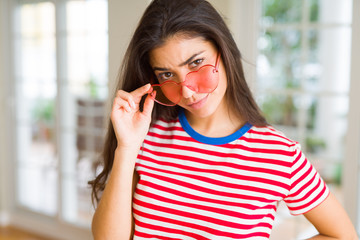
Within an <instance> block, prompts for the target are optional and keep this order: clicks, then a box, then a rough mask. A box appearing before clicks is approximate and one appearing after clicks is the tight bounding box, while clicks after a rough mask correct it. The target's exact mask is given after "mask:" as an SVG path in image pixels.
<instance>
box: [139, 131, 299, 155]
mask: <svg viewBox="0 0 360 240" xmlns="http://www.w3.org/2000/svg"><path fill="white" fill-rule="evenodd" d="M148 135H149V136H151V135H154V136H157V137H158V138H160V139H161V138H164V139H168V136H166V135H165V137H164V135H158V134H156V133H149V134H148ZM171 139H177V140H183V141H192V140H190V139H188V138H184V137H182V136H176V135H172V136H171ZM144 142H145V143H147V144H150V145H152V146H158V147H164V148H169V147H177V148H179V147H181V148H180V149H183V148H194V147H187V146H181V145H176V144H173V143H171V144H169V143H159V142H156V141H150V140H147V139H145V140H144ZM222 146H228V148H236V149H238V150H244V151H249V152H251V153H265V154H279V155H284V156H293V155H294V153H293V152H292V151H285V150H280V149H264V148H255V147H246V146H245V145H241V144H236V145H235V146H236V147H235V146H234V145H232V144H225V145H222ZM195 149H198V148H195ZM203 151H204V150H203ZM206 152H209V150H208V151H206Z"/></svg>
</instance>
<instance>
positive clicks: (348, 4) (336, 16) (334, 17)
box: [310, 0, 352, 24]
mask: <svg viewBox="0 0 360 240" xmlns="http://www.w3.org/2000/svg"><path fill="white" fill-rule="evenodd" d="M351 17H352V1H351V0H342V1H338V0H310V21H312V22H321V23H345V24H350V23H351Z"/></svg>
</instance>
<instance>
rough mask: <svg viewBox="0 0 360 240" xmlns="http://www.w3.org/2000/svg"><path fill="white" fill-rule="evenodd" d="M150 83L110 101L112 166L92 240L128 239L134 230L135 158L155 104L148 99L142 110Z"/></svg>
mask: <svg viewBox="0 0 360 240" xmlns="http://www.w3.org/2000/svg"><path fill="white" fill-rule="evenodd" d="M149 89H150V84H148V85H145V86H143V87H140V88H138V89H136V90H135V91H133V92H131V93H128V92H124V91H121V90H120V91H118V93H117V96H116V97H115V99H114V102H113V108H112V112H111V122H112V125H113V128H114V132H115V135H116V140H117V148H116V150H115V153H114V160H113V166H112V169H111V173H110V175H109V179H108V181H107V184H106V187H105V190H104V192H103V194H102V197H101V200H100V203H99V205H98V207H97V209H96V211H95V214H94V217H93V221H92V233H93V236H94V239H95V240H112V239H116V240H128V239H130V238H131V237H132V234H133V231H134V219H133V216H132V197H133V193H134V188H135V186H136V184H137V181H138V177H137V174H136V173H135V171H134V168H135V163H136V158H137V155H138V152H139V149H140V146H141V143H142V142H143V141H144V138H145V136H146V134H147V132H148V129H149V125H150V122H151V112H152V109H153V106H154V101H153V100H152V98H151V97H150V96H147V98H146V100H145V103H144V108H143V111H142V112H140V111H139V104H140V100H141V97H142V96H143V95H145V94H146V93H147V92H148V91H149Z"/></svg>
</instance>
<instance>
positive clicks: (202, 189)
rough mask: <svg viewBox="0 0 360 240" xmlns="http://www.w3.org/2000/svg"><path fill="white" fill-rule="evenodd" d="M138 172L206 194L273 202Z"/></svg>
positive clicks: (141, 172)
mask: <svg viewBox="0 0 360 240" xmlns="http://www.w3.org/2000/svg"><path fill="white" fill-rule="evenodd" d="M138 173H139V174H143V175H145V176H149V177H152V178H156V179H159V180H161V181H164V182H168V183H172V184H174V185H178V186H182V187H185V188H189V189H193V190H196V191H199V192H204V193H208V194H212V195H218V196H222V197H230V198H238V199H243V200H251V201H260V202H263V203H273V202H274V200H273V199H268V198H263V197H257V196H250V195H244V194H238V193H232V192H224V191H218V190H215V189H211V188H206V187H202V186H199V185H195V184H192V183H189V182H184V181H181V180H177V179H173V178H169V177H164V176H160V175H156V174H153V173H149V172H146V171H141V170H140V171H138Z"/></svg>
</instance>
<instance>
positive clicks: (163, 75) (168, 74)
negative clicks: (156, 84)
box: [158, 72, 174, 82]
mask: <svg viewBox="0 0 360 240" xmlns="http://www.w3.org/2000/svg"><path fill="white" fill-rule="evenodd" d="M173 76H174V75H173V74H172V73H171V72H163V73H160V74H159V75H158V79H159V81H160V82H164V81H167V80H170V79H171V78H172V77H173Z"/></svg>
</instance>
